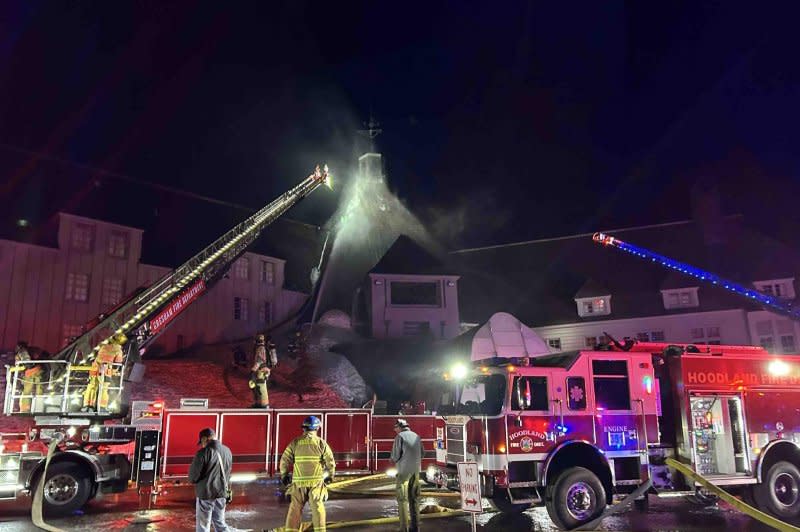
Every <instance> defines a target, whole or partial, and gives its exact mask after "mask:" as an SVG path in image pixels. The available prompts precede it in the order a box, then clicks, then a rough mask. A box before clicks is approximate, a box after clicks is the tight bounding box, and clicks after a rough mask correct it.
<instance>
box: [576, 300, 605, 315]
mask: <svg viewBox="0 0 800 532" xmlns="http://www.w3.org/2000/svg"><path fill="white" fill-rule="evenodd" d="M610 298H611V296H603V297H593V298H582V299H576V300H575V302H576V303H577V304H578V315H579V316H581V317H586V316H604V315H607V314H611V301H610Z"/></svg>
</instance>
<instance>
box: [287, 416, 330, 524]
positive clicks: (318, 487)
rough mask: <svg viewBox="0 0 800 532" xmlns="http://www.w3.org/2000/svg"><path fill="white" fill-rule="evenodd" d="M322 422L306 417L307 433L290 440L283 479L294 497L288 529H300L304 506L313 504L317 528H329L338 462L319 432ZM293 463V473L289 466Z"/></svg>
mask: <svg viewBox="0 0 800 532" xmlns="http://www.w3.org/2000/svg"><path fill="white" fill-rule="evenodd" d="M321 425H322V423H321V422H320V420H319V418H318V417H316V416H310V417H307V418H306V419H305V420H304V421H303V435H302V436H298V437H297V438H295V439H294V440H292V441H291V443H289V445H288V446H287V447H286V450H285V451H283V455H282V456H281V464H280V471H281V482H282V483H283V485H284V486H288V489H287V490H286V493H287V494H288V495H289V496H290V497H291V501H292V502H291V504H290V505H289V512H288V513H287V514H286V525H285V527H284V529H283V530H284V531H285V532H294V531H298V530H300V523H301V521H302V518H303V506H305V504H306V503H309V505H310V506H311V522H312V523H313V524H314V530H315V531H316V532H319V531H324V530H325V501H327V500H328V488H327V484H328V483H330V482H332V481H333V475H334V473H335V472H336V463H335V462H334V461H333V451H331V448H330V446H328V444H327V443H326V442H325V440H323V439H322V438H320V437H319V436H317V431H318V430H319V428H320V426H321ZM290 466H293V471H292V474H291V475H290V474H289V467H290Z"/></svg>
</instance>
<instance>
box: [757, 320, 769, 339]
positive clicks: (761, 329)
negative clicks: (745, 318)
mask: <svg viewBox="0 0 800 532" xmlns="http://www.w3.org/2000/svg"><path fill="white" fill-rule="evenodd" d="M772 333H773V328H772V320H763V321H757V322H756V334H757V335H758V336H772Z"/></svg>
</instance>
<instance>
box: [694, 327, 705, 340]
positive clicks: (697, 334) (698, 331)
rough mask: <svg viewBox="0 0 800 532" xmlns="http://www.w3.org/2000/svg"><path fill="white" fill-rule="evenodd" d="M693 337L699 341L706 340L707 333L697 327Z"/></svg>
mask: <svg viewBox="0 0 800 532" xmlns="http://www.w3.org/2000/svg"><path fill="white" fill-rule="evenodd" d="M691 336H692V338H693V339H695V340H697V339H698V338H705V331H704V330H703V328H702V327H697V328H694V329H692V332H691Z"/></svg>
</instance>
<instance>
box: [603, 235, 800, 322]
mask: <svg viewBox="0 0 800 532" xmlns="http://www.w3.org/2000/svg"><path fill="white" fill-rule="evenodd" d="M593 238H594V240H595V241H597V242H600V243H602V244H605V245H610V246H614V247H616V248H617V249H621V250H623V251H627V252H628V253H632V254H634V255H636V256H638V257H642V258H644V259H650V261H651V262H658V263H659V264H661V265H662V266H665V267H667V268H671V269H673V270H678V271H679V272H681V273H684V274H687V275H690V276H692V277H695V278H698V279H701V280H703V281H707V282H709V283H711V284H714V285H722V286H723V287H724V288H725V289H726V290H729V291H731V292H733V293H735V294H740V295H743V296H746V297H748V298H749V299H752V300H755V301H758V302H759V303H761V304H762V305H764V306H766V307H769V308H770V310H773V311H776V312H778V313H781V314H783V315H786V316H790V317H793V318H798V317H800V309H795V308H793V307H792V306H791V305H790V304H789V303H787V302H784V301H782V300H780V299H774V298H773V297H772V296H768V295H766V294H762V293H761V292H758V291H755V290H752V289H749V288H746V287H744V286H742V285H740V284H737V283H734V282H732V281H730V280H728V279H723V278H721V277H719V276H717V275H715V274H713V273H711V272H707V271H705V270H702V269H700V268H695V267H694V266H691V265H689V264H684V263H682V262H679V261H676V260H673V259H670V258H668V257H665V256H663V255H659V254H658V253H654V252H652V251H649V250H647V249H645V248H640V247H638V246H634V245H633V244H628V243H627V242H623V241H621V240H618V239H616V238H614V237H611V236H609V235H603V234H599V233H598V234H597V235H595V237H593Z"/></svg>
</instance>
